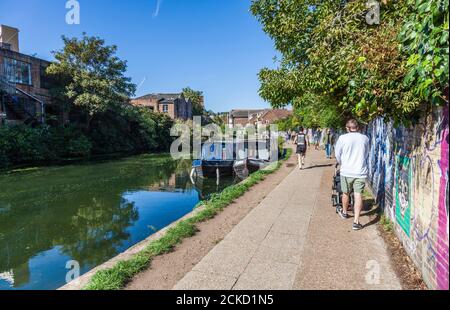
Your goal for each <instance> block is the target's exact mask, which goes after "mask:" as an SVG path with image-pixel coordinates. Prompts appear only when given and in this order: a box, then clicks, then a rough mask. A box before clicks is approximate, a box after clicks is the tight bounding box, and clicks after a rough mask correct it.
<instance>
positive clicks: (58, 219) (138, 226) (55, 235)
mask: <svg viewBox="0 0 450 310" xmlns="http://www.w3.org/2000/svg"><path fill="white" fill-rule="evenodd" d="M190 167H191V163H190V162H188V161H174V160H172V159H171V158H170V157H169V156H166V155H144V156H137V157H132V158H127V159H123V160H118V161H110V162H102V163H95V164H82V165H72V166H64V167H51V168H39V169H36V170H30V171H26V172H20V173H12V174H6V175H0V289H2V290H5V289H6V290H9V289H56V288H58V287H60V286H62V285H64V284H65V278H66V273H67V272H68V271H69V270H68V269H66V263H67V262H68V261H71V260H75V261H77V262H78V263H79V264H80V273H81V274H83V273H86V272H87V271H89V270H90V269H92V268H94V267H96V266H97V265H100V264H102V263H103V262H105V261H107V260H108V259H110V258H112V257H114V256H115V255H117V254H118V253H120V252H123V251H124V250H126V249H127V248H129V247H131V246H132V245H134V244H136V243H138V242H139V241H142V240H143V239H145V238H147V237H148V236H149V235H151V234H153V233H155V232H156V231H158V230H160V229H162V228H164V227H165V226H167V225H169V224H170V223H172V222H174V221H176V220H177V219H179V218H180V217H182V216H184V215H185V214H187V213H189V212H190V211H192V209H193V208H194V207H195V205H196V204H197V203H198V202H199V201H200V200H202V199H204V198H207V197H208V196H209V195H210V194H211V193H213V192H216V191H220V190H222V189H223V188H224V187H226V186H228V185H230V184H231V183H232V182H233V181H232V180H222V182H221V184H220V185H219V186H217V185H216V182H215V180H214V181H210V182H206V181H205V182H204V183H202V184H196V185H193V184H192V182H191V181H190V178H189V171H190Z"/></svg>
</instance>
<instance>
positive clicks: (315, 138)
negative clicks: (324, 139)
mask: <svg viewBox="0 0 450 310" xmlns="http://www.w3.org/2000/svg"><path fill="white" fill-rule="evenodd" d="M321 133H322V132H321V130H320V129H315V130H314V133H313V143H314V149H315V150H316V151H318V150H319V144H320V135H321Z"/></svg>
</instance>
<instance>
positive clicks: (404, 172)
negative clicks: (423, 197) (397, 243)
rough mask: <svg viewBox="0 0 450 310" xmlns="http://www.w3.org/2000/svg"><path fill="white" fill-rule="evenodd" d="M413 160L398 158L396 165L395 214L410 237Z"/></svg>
mask: <svg viewBox="0 0 450 310" xmlns="http://www.w3.org/2000/svg"><path fill="white" fill-rule="evenodd" d="M410 166H411V159H410V158H408V157H401V156H397V159H396V165H395V175H396V182H395V183H396V185H395V214H396V220H397V223H398V224H399V225H400V227H401V228H402V229H403V231H404V232H405V233H406V235H407V236H408V237H409V236H410V231H411V230H410V225H411V168H410Z"/></svg>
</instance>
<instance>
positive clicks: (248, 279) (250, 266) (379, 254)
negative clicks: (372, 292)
mask: <svg viewBox="0 0 450 310" xmlns="http://www.w3.org/2000/svg"><path fill="white" fill-rule="evenodd" d="M333 165H334V161H332V160H327V159H325V156H324V153H323V152H318V151H310V152H309V153H308V159H307V169H305V170H302V171H300V170H298V169H294V170H293V171H292V172H291V173H290V174H288V175H287V177H286V178H285V179H284V180H283V181H282V182H281V183H280V184H278V185H277V186H276V187H275V188H273V190H272V191H271V192H270V193H268V195H267V196H266V197H265V198H264V199H263V200H262V201H261V202H260V203H259V204H258V205H257V206H256V207H255V208H254V209H252V210H251V211H250V212H249V213H248V214H247V215H246V216H245V217H244V218H243V219H242V221H240V222H239V223H238V224H237V225H236V226H235V227H234V228H233V229H232V230H231V231H230V232H229V233H228V234H227V235H226V236H225V238H224V239H223V240H222V241H220V242H219V243H218V244H217V245H216V246H215V247H214V248H213V249H212V250H211V251H209V253H207V254H206V256H204V257H203V259H201V260H200V261H199V262H198V263H197V264H196V265H195V266H193V268H192V270H191V271H189V272H188V273H187V274H186V275H185V276H184V277H183V278H181V280H179V281H178V283H177V284H176V285H175V286H174V287H173V288H174V289H181V290H183V289H213V290H214V289H226V290H228V289H236V290H239V289H246V290H247V289H253V290H265V289H267V290H272V289H274V290H277V289H287V290H289V289H401V285H400V282H399V279H398V277H397V276H396V275H395V273H394V271H393V268H392V266H391V263H390V259H389V255H388V253H387V249H386V247H385V244H384V242H383V240H382V238H381V236H380V235H379V234H378V231H377V227H376V225H375V223H376V219H375V215H376V214H375V210H371V209H369V210H365V211H364V216H363V217H362V224H364V225H366V226H365V228H364V229H363V230H361V231H357V232H354V231H352V229H351V223H352V219H348V220H342V219H341V218H340V217H338V216H337V215H336V213H335V211H334V209H333V208H332V207H331V204H330V191H331V180H332V175H333V170H334V168H333Z"/></svg>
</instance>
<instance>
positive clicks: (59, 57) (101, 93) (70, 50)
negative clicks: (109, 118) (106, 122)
mask: <svg viewBox="0 0 450 310" xmlns="http://www.w3.org/2000/svg"><path fill="white" fill-rule="evenodd" d="M62 39H63V41H64V47H63V48H62V49H61V50H59V51H55V52H54V55H55V59H56V61H55V62H54V63H52V64H51V65H50V66H49V67H48V68H47V73H48V74H49V75H51V76H55V77H64V80H65V81H67V82H66V83H65V87H63V88H60V92H62V93H61V94H60V96H63V97H65V98H67V101H68V102H69V103H70V104H73V105H75V106H77V107H80V108H81V110H82V111H83V112H85V114H86V116H87V121H86V127H87V128H89V125H90V121H91V120H92V118H93V117H94V116H95V115H96V114H99V113H103V112H105V111H107V110H108V109H113V110H114V109H118V108H120V107H121V105H122V104H123V103H125V102H127V101H128V99H129V98H130V97H131V96H133V95H134V92H135V90H136V86H135V85H134V84H133V83H131V79H130V78H128V77H125V76H124V74H125V71H126V68H127V65H126V62H125V61H122V60H120V59H119V58H118V57H117V56H116V55H115V54H116V51H117V47H116V46H107V45H105V41H104V40H102V39H100V38H98V37H90V36H87V35H86V34H85V33H84V34H83V37H82V38H81V39H77V38H67V37H65V36H63V37H62Z"/></svg>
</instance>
